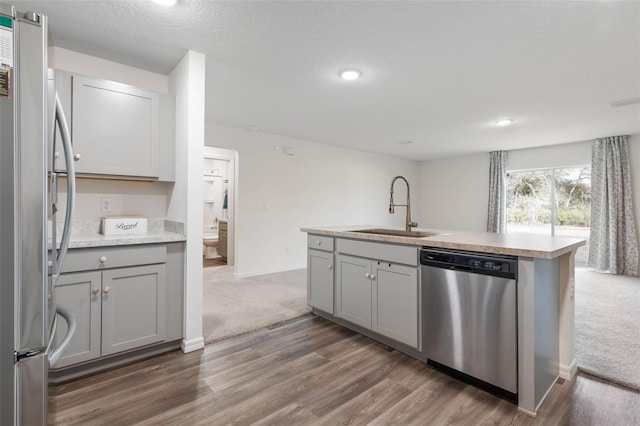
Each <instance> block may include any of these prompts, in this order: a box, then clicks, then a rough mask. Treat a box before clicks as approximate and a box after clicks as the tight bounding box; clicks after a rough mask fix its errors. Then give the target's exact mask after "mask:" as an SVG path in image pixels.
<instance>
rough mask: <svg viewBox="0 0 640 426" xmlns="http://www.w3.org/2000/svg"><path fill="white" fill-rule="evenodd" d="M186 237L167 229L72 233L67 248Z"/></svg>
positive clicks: (138, 242)
mask: <svg viewBox="0 0 640 426" xmlns="http://www.w3.org/2000/svg"><path fill="white" fill-rule="evenodd" d="M186 239H187V237H185V236H184V235H180V234H176V233H175V232H168V231H150V232H147V233H146V234H137V235H136V234H133V235H102V234H97V233H96V234H93V235H74V236H72V237H71V240H70V241H69V248H87V247H106V246H124V245H132V244H153V243H173V242H178V241H186Z"/></svg>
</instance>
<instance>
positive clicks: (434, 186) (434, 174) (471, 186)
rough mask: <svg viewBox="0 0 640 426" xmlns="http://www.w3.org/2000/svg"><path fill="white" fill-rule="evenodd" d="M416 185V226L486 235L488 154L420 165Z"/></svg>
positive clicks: (440, 160)
mask: <svg viewBox="0 0 640 426" xmlns="http://www.w3.org/2000/svg"><path fill="white" fill-rule="evenodd" d="M419 181H420V183H419V185H420V193H419V194H418V200H419V210H420V215H419V216H418V222H419V223H420V226H422V227H426V228H439V229H453V230H461V231H479V232H484V231H486V229H487V200H488V198H489V154H488V153H487V154H473V155H465V156H457V157H450V158H440V159H437V160H429V161H422V162H421V163H420V177H419Z"/></svg>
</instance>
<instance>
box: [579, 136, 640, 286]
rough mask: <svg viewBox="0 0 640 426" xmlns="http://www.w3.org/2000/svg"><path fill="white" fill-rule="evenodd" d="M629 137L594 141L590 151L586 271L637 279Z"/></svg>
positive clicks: (636, 250) (636, 241)
mask: <svg viewBox="0 0 640 426" xmlns="http://www.w3.org/2000/svg"><path fill="white" fill-rule="evenodd" d="M628 138H629V137H628V136H614V137H609V138H604V139H596V140H595V141H594V143H593V149H592V151H591V237H590V240H589V259H588V261H587V267H588V268H590V269H595V270H596V271H600V272H610V273H612V274H624V275H638V237H637V234H636V225H635V220H634V214H633V204H632V200H631V174H630V168H629V148H628Z"/></svg>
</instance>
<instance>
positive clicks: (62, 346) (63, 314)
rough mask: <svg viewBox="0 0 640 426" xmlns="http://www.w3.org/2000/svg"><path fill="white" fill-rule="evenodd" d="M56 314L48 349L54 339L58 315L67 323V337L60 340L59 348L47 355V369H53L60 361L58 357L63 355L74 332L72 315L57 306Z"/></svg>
mask: <svg viewBox="0 0 640 426" xmlns="http://www.w3.org/2000/svg"><path fill="white" fill-rule="evenodd" d="M56 314H57V315H56V319H55V320H54V323H53V331H52V332H51V339H50V340H49V347H51V346H52V344H53V341H54V339H55V335H56V330H57V325H58V315H60V316H61V317H62V318H64V320H65V321H66V322H67V335H66V336H64V339H62V342H61V343H60V346H58V347H57V348H55V349H54V350H53V352H51V354H50V355H49V368H54V367H55V365H56V363H57V362H58V361H59V360H60V357H61V356H62V354H63V353H64V351H65V349H67V346H69V342H71V339H72V338H73V335H74V334H75V332H76V319H75V317H74V316H73V315H71V314H70V313H69V311H67V310H66V309H65V308H63V307H62V306H58V307H57V309H56Z"/></svg>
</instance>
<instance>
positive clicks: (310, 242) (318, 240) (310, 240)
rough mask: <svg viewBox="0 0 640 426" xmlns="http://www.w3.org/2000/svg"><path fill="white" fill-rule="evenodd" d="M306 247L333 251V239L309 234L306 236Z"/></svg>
mask: <svg viewBox="0 0 640 426" xmlns="http://www.w3.org/2000/svg"><path fill="white" fill-rule="evenodd" d="M307 247H308V248H312V249H316V250H324V251H333V237H324V236H321V235H312V234H309V235H308V236H307Z"/></svg>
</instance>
